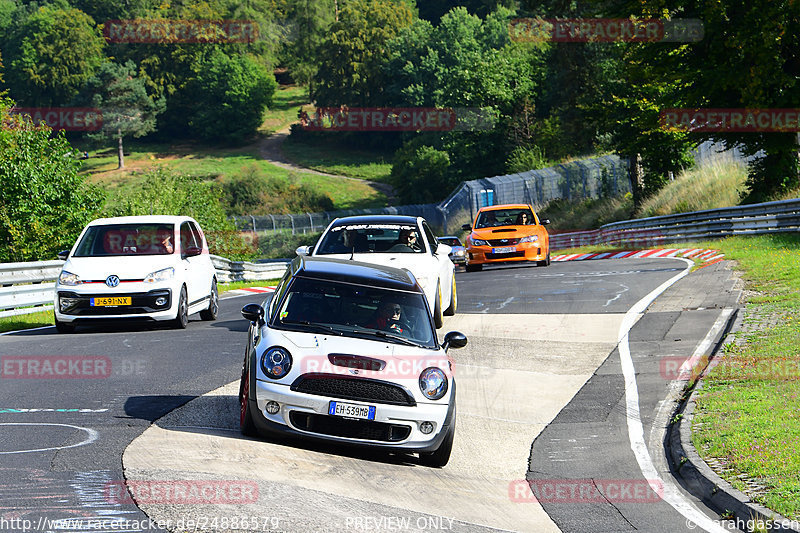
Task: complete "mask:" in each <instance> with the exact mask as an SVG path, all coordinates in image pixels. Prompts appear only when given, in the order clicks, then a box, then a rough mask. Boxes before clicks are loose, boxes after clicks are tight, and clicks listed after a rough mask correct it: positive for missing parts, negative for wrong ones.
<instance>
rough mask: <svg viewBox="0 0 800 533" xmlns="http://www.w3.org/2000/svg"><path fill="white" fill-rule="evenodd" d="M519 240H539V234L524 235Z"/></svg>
mask: <svg viewBox="0 0 800 533" xmlns="http://www.w3.org/2000/svg"><path fill="white" fill-rule="evenodd" d="M519 242H539V236H538V235H528V236H527V237H523V238H521V239H520V240H519Z"/></svg>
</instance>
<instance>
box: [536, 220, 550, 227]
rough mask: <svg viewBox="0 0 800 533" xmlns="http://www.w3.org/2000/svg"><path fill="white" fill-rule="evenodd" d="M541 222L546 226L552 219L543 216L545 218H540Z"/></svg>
mask: <svg viewBox="0 0 800 533" xmlns="http://www.w3.org/2000/svg"><path fill="white" fill-rule="evenodd" d="M539 223H540V224H541V225H542V226H546V225H548V224H549V223H550V219H549V218H543V219H541V220H539Z"/></svg>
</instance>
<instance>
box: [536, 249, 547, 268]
mask: <svg viewBox="0 0 800 533" xmlns="http://www.w3.org/2000/svg"><path fill="white" fill-rule="evenodd" d="M536 266H540V267H546V266H550V252H547V258H546V259H545V260H544V261H536Z"/></svg>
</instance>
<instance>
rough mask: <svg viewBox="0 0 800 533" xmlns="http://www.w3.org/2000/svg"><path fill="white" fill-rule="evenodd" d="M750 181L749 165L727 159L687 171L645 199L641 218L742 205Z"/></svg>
mask: <svg viewBox="0 0 800 533" xmlns="http://www.w3.org/2000/svg"><path fill="white" fill-rule="evenodd" d="M746 179H747V170H746V168H745V166H744V165H743V164H741V163H738V162H735V161H733V160H730V159H725V158H721V159H718V160H715V161H714V162H711V163H707V164H704V165H701V166H699V167H697V168H694V169H691V170H687V171H686V172H683V173H681V174H679V175H678V176H677V177H676V178H675V180H674V181H671V182H670V183H668V184H667V185H666V186H665V187H664V188H663V189H661V190H660V191H659V192H658V194H657V195H655V196H652V197H651V198H648V199H647V200H645V201H644V203H643V204H642V206H641V208H640V209H639V212H638V214H637V218H644V217H652V216H659V215H671V214H674V213H686V212H689V211H702V210H704V209H714V208H717V207H731V206H734V205H739V193H740V192H741V191H742V190H743V189H744V184H745V180H746Z"/></svg>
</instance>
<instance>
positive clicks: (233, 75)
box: [188, 49, 278, 141]
mask: <svg viewBox="0 0 800 533" xmlns="http://www.w3.org/2000/svg"><path fill="white" fill-rule="evenodd" d="M277 87H278V84H277V83H276V82H275V76H274V75H273V74H272V73H271V72H268V71H267V69H266V68H265V67H264V66H263V65H262V64H260V63H258V62H257V61H255V60H254V59H253V58H252V57H250V56H247V55H238V56H228V55H227V54H225V53H224V52H223V51H222V50H219V49H216V50H214V51H213V52H212V53H211V54H210V56H209V57H208V58H207V59H205V60H203V61H200V62H198V63H197V64H195V65H194V78H193V80H192V81H191V82H190V83H189V86H188V89H189V93H190V94H192V95H194V101H195V107H194V110H193V113H192V115H191V117H190V119H189V127H190V128H191V130H192V131H193V132H194V133H195V134H196V135H197V136H198V137H200V138H203V139H209V140H211V139H213V140H217V139H225V140H231V141H241V140H243V139H245V138H247V137H248V136H250V135H253V134H255V133H256V131H257V130H258V127H259V126H260V125H261V121H262V116H263V114H264V111H265V110H266V108H267V107H268V106H269V105H270V104H271V103H272V96H273V94H274V93H275V90H276V89H277Z"/></svg>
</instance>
